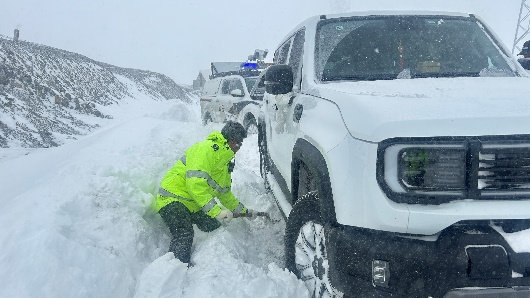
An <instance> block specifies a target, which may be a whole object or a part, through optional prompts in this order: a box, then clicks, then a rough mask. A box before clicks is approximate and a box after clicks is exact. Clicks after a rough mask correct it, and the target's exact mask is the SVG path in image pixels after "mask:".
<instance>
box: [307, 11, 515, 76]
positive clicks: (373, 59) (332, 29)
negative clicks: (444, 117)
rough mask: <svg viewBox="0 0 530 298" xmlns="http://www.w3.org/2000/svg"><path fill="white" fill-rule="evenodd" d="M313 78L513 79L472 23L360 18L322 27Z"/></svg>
mask: <svg viewBox="0 0 530 298" xmlns="http://www.w3.org/2000/svg"><path fill="white" fill-rule="evenodd" d="M316 65H317V69H316V71H317V76H318V78H319V79H321V80H323V81H333V80H381V79H395V78H397V77H398V76H400V74H402V73H403V71H404V70H407V71H408V72H410V75H409V77H412V78H414V77H444V76H445V77H461V76H489V75H490V74H491V76H499V73H501V74H502V76H513V75H514V74H513V72H512V71H511V69H510V67H509V65H508V63H507V62H506V57H505V56H504V55H503V54H502V53H501V52H500V51H499V50H498V48H497V47H496V46H495V45H494V43H493V42H492V39H491V38H490V37H488V36H487V35H486V32H485V31H484V29H483V28H481V27H480V26H479V25H478V24H477V23H476V22H475V21H473V19H469V18H467V19H465V18H460V17H444V18H440V17H435V16H429V17H419V16H392V17H362V18H350V19H335V20H334V19H330V20H325V21H321V22H320V24H319V28H318V31H317V47H316Z"/></svg>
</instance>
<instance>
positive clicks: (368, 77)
mask: <svg viewBox="0 0 530 298" xmlns="http://www.w3.org/2000/svg"><path fill="white" fill-rule="evenodd" d="M394 79H396V75H395V74H393V73H378V74H362V75H360V74H359V75H356V74H351V75H328V76H322V81H325V82H328V81H378V80H394Z"/></svg>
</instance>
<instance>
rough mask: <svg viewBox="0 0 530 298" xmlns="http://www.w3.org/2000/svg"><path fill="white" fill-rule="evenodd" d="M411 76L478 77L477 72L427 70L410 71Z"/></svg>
mask: <svg viewBox="0 0 530 298" xmlns="http://www.w3.org/2000/svg"><path fill="white" fill-rule="evenodd" d="M411 76H412V78H457V77H480V73H479V72H475V71H467V72H460V71H459V72H456V71H454V72H428V73H412V74H411Z"/></svg>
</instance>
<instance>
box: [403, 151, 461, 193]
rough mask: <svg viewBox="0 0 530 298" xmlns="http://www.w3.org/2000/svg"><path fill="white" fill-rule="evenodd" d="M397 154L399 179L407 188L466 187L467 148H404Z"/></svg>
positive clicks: (457, 188)
mask: <svg viewBox="0 0 530 298" xmlns="http://www.w3.org/2000/svg"><path fill="white" fill-rule="evenodd" d="M397 158H398V179H399V182H400V183H401V185H402V186H403V187H404V188H405V189H406V190H426V191H433V190H463V189H465V187H466V152H465V150H464V149H463V148H462V149H458V148H421V147H420V148H417V147H411V148H404V149H402V150H400V151H399V153H398V156H397Z"/></svg>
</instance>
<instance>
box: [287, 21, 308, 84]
mask: <svg viewBox="0 0 530 298" xmlns="http://www.w3.org/2000/svg"><path fill="white" fill-rule="evenodd" d="M304 41H305V29H302V30H300V31H298V32H297V33H296V35H295V36H294V39H293V45H292V47H291V55H290V56H289V63H288V64H289V65H290V66H291V68H292V69H293V74H294V83H293V87H294V88H295V89H297V90H300V83H301V78H302V57H303V55H304Z"/></svg>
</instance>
